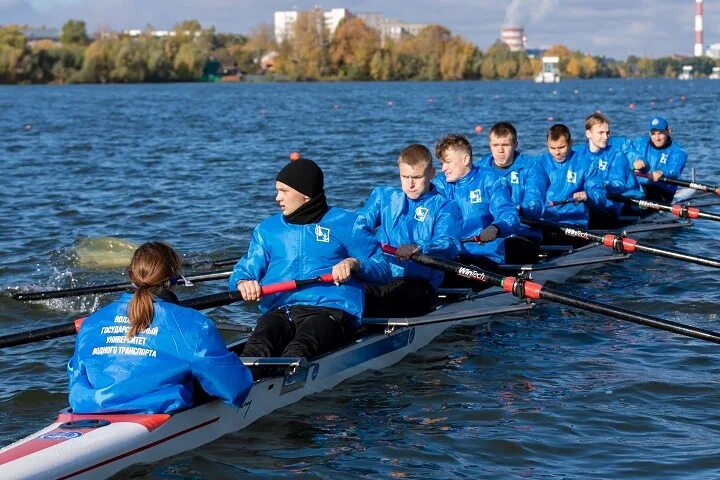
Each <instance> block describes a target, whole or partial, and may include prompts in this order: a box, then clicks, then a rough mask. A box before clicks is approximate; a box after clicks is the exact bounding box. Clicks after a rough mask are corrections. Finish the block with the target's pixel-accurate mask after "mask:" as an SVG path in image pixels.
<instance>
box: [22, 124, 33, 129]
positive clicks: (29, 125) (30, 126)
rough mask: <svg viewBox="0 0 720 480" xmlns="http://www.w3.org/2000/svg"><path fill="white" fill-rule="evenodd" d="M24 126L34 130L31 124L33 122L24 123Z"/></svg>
mask: <svg viewBox="0 0 720 480" xmlns="http://www.w3.org/2000/svg"><path fill="white" fill-rule="evenodd" d="M23 128H24V129H25V130H32V124H31V123H26V124H25V125H23Z"/></svg>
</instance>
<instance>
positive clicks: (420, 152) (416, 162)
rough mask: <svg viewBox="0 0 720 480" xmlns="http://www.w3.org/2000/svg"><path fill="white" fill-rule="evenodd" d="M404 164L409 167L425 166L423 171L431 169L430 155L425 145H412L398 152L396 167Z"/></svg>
mask: <svg viewBox="0 0 720 480" xmlns="http://www.w3.org/2000/svg"><path fill="white" fill-rule="evenodd" d="M401 163H404V164H406V165H410V166H411V167H416V166H421V165H423V166H425V170H427V169H428V168H431V167H432V154H431V153H430V150H428V149H427V147H426V146H425V145H420V144H419V143H413V144H412V145H409V146H407V147H405V148H403V151H402V152H400V156H398V165H400V164H401Z"/></svg>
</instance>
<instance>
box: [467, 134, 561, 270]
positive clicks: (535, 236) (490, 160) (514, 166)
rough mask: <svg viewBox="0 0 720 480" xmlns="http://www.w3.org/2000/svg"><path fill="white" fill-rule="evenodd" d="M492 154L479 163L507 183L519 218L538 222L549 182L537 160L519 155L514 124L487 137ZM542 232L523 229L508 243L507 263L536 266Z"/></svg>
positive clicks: (525, 227) (508, 239)
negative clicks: (533, 264) (534, 264)
mask: <svg viewBox="0 0 720 480" xmlns="http://www.w3.org/2000/svg"><path fill="white" fill-rule="evenodd" d="M488 143H489V144H490V152H491V153H490V154H488V155H485V156H484V157H483V158H482V160H480V162H479V165H480V167H481V168H491V169H493V171H494V172H495V174H496V175H497V176H498V177H503V178H505V179H507V181H508V183H509V184H510V188H511V189H512V201H513V203H514V204H515V206H516V207H517V209H518V212H519V213H520V215H522V216H524V217H527V218H531V219H539V218H540V216H541V215H542V213H543V206H544V203H545V191H546V190H547V184H548V179H547V176H546V175H545V170H543V169H542V168H539V167H537V166H536V165H535V160H534V159H532V158H530V157H528V156H526V155H524V154H522V153H520V152H519V151H518V149H517V148H518V141H517V130H515V127H513V125H512V124H511V123H508V122H499V123H496V124H495V125H493V126H492V128H490V132H489V133H488ZM541 241H542V232H541V231H540V229H538V228H531V227H528V226H527V225H521V227H520V230H519V231H518V232H517V233H516V234H513V235H511V236H510V237H508V238H506V239H505V262H506V263H510V264H525V263H534V262H537V260H538V255H539V253H540V242H541Z"/></svg>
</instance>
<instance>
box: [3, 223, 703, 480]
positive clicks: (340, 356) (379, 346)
mask: <svg viewBox="0 0 720 480" xmlns="http://www.w3.org/2000/svg"><path fill="white" fill-rule="evenodd" d="M687 225H689V222H687V221H680V220H674V219H663V218H662V217H659V216H658V217H656V218H654V219H653V220H650V221H645V222H642V223H638V224H636V225H631V226H628V227H625V229H624V231H623V232H622V233H624V234H627V235H633V236H636V237H638V236H642V235H643V234H644V235H648V234H653V233H655V232H658V231H668V230H674V229H679V228H683V227H684V226H687ZM627 258H628V255H623V254H619V253H617V252H613V251H610V250H608V249H605V248H603V247H601V246H599V245H597V244H589V245H586V246H583V247H580V248H577V249H570V250H569V251H568V252H566V253H564V254H562V255H559V256H557V257H554V258H552V259H549V260H547V261H544V262H539V263H538V264H535V265H526V266H520V267H519V268H518V270H520V271H521V272H523V275H525V276H526V277H529V278H532V279H533V280H534V281H535V282H536V283H540V284H544V283H545V282H549V281H552V282H555V283H562V282H564V281H565V280H567V279H568V278H570V277H571V276H573V275H575V274H576V273H577V272H578V271H580V270H581V269H583V268H586V267H588V266H592V265H599V264H607V263H609V262H615V261H622V260H625V259H627ZM532 307H533V304H532V303H530V302H527V301H524V300H520V299H517V298H515V297H513V296H510V295H509V294H507V293H505V292H504V291H503V290H501V289H499V288H497V287H493V288H488V289H487V290H484V291H482V292H477V293H474V292H472V291H471V290H452V291H445V292H442V295H441V298H440V303H439V304H438V307H437V309H435V310H434V311H433V312H431V313H429V314H427V315H424V316H421V317H415V318H384V319H381V318H376V319H365V321H364V324H365V327H364V329H365V330H364V332H363V334H362V335H360V336H359V337H358V339H357V340H356V341H355V342H353V343H352V344H350V345H347V346H345V347H343V348H341V349H339V350H336V351H334V352H331V353H328V354H326V355H323V356H322V357H320V358H316V359H313V360H312V361H310V362H300V361H298V359H269V360H268V359H265V360H257V359H247V358H245V359H243V361H244V362H245V363H246V364H249V365H267V364H268V362H275V363H277V364H279V365H287V366H288V369H287V370H286V372H285V374H284V375H279V376H274V377H270V378H264V379H260V380H256V381H255V382H254V383H253V386H252V389H251V391H250V393H249V395H248V397H247V399H246V400H245V402H244V404H243V406H242V407H240V408H236V407H231V406H228V405H226V404H224V403H223V402H221V401H218V400H213V399H203V400H199V402H198V404H197V405H196V406H195V407H193V408H190V409H188V410H184V411H180V412H176V413H174V414H136V415H128V414H110V415H77V414H73V413H72V412H70V411H69V410H68V409H66V410H63V411H62V412H60V414H59V415H58V417H57V419H56V420H55V421H54V422H53V423H52V424H50V425H48V426H47V427H45V428H43V429H42V430H40V431H38V432H35V433H33V434H31V435H28V436H27V437H25V438H23V439H21V440H19V441H17V442H15V443H13V444H11V445H9V446H7V447H5V448H3V449H2V450H0V478H3V479H10V478H12V479H21V478H22V479H25V478H38V479H39V478H43V479H44V478H57V479H69V478H73V479H75V478H88V479H90V478H107V477H109V476H111V475H113V474H115V473H117V472H120V471H122V470H124V469H126V468H128V467H130V466H132V465H135V464H147V463H153V462H157V461H159V460H161V459H164V458H167V457H170V456H173V455H176V454H179V453H181V452H184V451H188V450H192V449H194V448H197V447H199V446H201V445H204V444H206V443H208V442H211V441H213V440H215V439H217V438H219V437H221V436H223V435H225V434H228V433H231V432H235V431H238V430H241V429H243V428H245V427H247V426H248V425H250V424H251V423H253V422H254V421H255V420H257V419H259V418H261V417H263V416H265V415H268V414H269V413H271V412H272V411H274V410H276V409H278V408H282V407H284V406H287V405H290V404H292V403H295V402H297V401H299V400H300V399H302V398H303V397H305V396H308V395H311V394H313V393H317V392H320V391H322V390H327V389H330V388H332V387H334V386H335V385H337V384H339V383H340V382H342V381H344V380H346V379H348V378H350V377H353V376H355V375H358V374H360V373H362V372H364V371H367V370H379V369H383V368H386V367H388V366H390V365H393V364H395V363H397V362H399V361H400V360H401V359H402V358H403V357H405V356H406V355H408V354H410V353H412V352H415V351H417V350H418V349H420V348H422V347H424V346H425V345H427V344H428V343H430V342H431V341H432V340H433V339H434V338H436V337H437V336H438V335H440V334H441V333H442V332H443V331H444V330H446V329H447V328H450V327H452V326H454V325H459V324H464V323H471V322H478V321H479V320H481V319H483V318H487V317H489V316H491V315H507V314H512V313H516V312H522V311H527V310H529V309H531V308H532ZM243 346H244V340H240V341H238V342H235V343H233V344H231V345H229V348H230V349H231V350H232V351H235V352H236V353H238V354H241V352H242V348H243Z"/></svg>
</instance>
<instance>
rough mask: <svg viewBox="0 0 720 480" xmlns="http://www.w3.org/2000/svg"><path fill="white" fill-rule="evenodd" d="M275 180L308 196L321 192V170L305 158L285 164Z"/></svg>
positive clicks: (312, 196)
mask: <svg viewBox="0 0 720 480" xmlns="http://www.w3.org/2000/svg"><path fill="white" fill-rule="evenodd" d="M275 180H277V181H278V182H282V183H284V184H285V185H287V186H288V187H291V188H294V189H295V190H297V191H298V192H300V193H302V194H303V195H307V196H308V197H310V198H315V197H317V196H318V195H320V194H321V193H323V187H324V185H323V172H322V170H321V169H320V167H318V165H317V163H315V162H313V161H312V160H310V159H307V158H300V159H298V160H295V161H292V162H290V163H288V164H287V165H285V166H284V167H283V168H282V170H280V173H278V174H277V177H275Z"/></svg>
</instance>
